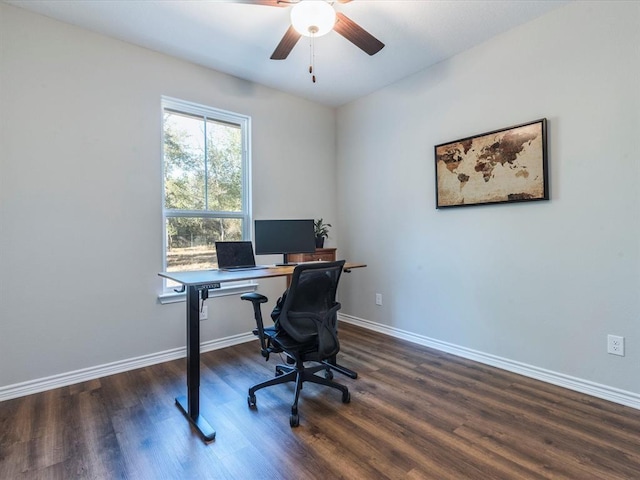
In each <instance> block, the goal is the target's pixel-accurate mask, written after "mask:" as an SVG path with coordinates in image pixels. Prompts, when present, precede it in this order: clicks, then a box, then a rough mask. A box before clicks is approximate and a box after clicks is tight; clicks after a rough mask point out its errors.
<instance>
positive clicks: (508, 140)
mask: <svg viewBox="0 0 640 480" xmlns="http://www.w3.org/2000/svg"><path fill="white" fill-rule="evenodd" d="M435 159H436V208H443V207H462V206H469V205H487V204H494V203H509V202H528V201H533V200H549V188H548V183H549V182H548V173H547V120H546V118H543V119H541V120H536V121H535V122H531V123H525V124H522V125H516V126H514V127H509V128H505V129H502V130H495V131H493V132H489V133H483V134H481V135H476V136H473V137H467V138H463V139H461V140H456V141H454V142H448V143H443V144H442V145H436V146H435Z"/></svg>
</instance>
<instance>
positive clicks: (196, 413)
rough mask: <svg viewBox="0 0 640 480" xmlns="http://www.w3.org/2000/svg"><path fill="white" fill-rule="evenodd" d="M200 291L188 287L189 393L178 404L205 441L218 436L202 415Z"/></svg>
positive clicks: (178, 400) (177, 400)
mask: <svg viewBox="0 0 640 480" xmlns="http://www.w3.org/2000/svg"><path fill="white" fill-rule="evenodd" d="M199 299H200V296H199V291H198V289H197V288H196V287H194V286H189V287H187V395H186V397H185V396H184V395H182V396H180V397H177V398H176V405H177V406H178V408H179V409H180V410H181V411H182V413H183V414H184V416H185V417H187V420H189V422H190V423H191V424H192V425H193V426H194V427H196V429H197V430H198V432H200V435H202V438H203V439H204V441H205V442H210V441H212V440H213V439H214V438H216V431H215V430H214V429H213V428H212V427H211V425H210V424H209V422H208V421H207V420H206V419H205V418H204V417H203V416H202V415H200V309H199V306H198V303H199Z"/></svg>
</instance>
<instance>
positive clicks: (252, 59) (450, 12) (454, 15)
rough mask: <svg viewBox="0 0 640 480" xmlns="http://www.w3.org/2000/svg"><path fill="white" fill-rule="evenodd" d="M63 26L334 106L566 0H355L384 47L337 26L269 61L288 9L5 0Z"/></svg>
mask: <svg viewBox="0 0 640 480" xmlns="http://www.w3.org/2000/svg"><path fill="white" fill-rule="evenodd" d="M4 2H5V3H8V4H11V5H14V6H17V7H20V8H24V9H27V10H31V11H33V12H37V13H40V14H43V15H46V16H49V17H52V18H55V19H58V20H62V21H64V22H67V23H71V24H74V25H79V26H81V27H83V28H86V29H89V30H93V31H95V32H99V33H103V34H105V35H108V36H111V37H114V38H118V39H121V40H124V41H126V42H130V43H133V44H136V45H140V46H143V47H146V48H149V49H152V50H155V51H158V52H163V53H166V54H169V55H172V56H175V57H179V58H183V59H185V60H188V61H191V62H194V63H197V64H200V65H204V66H206V67H210V68H212V69H215V70H218V71H221V72H225V73H229V74H231V75H235V76H237V77H240V78H243V79H246V80H252V81H254V82H258V83H261V84H264V85H267V86H270V87H273V88H276V89H279V90H282V91H286V92H289V93H291V94H294V95H297V96H301V97H305V98H308V99H310V100H312V101H315V102H318V103H322V104H325V105H330V106H339V105H342V104H344V103H347V102H349V101H351V100H354V99H356V98H358V97H361V96H364V95H367V94H368V93H371V92H373V91H375V90H377V89H379V88H381V87H384V86H385V85H389V84H391V83H393V82H395V81H397V80H399V79H401V78H403V77H406V76H408V75H410V74H412V73H415V72H417V71H420V70H423V69H424V68H426V67H428V66H430V65H433V64H435V63H438V62H440V61H442V60H444V59H446V58H449V57H451V56H453V55H455V54H457V53H459V52H461V51H464V50H466V49H469V48H470V47H472V46H474V45H477V44H479V43H481V42H483V41H485V40H487V39H489V38H491V37H493V36H495V35H498V34H500V33H502V32H505V31H507V30H509V29H511V28H513V27H515V26H517V25H520V24H522V23H525V22H527V21H530V20H532V19H534V18H536V17H538V16H540V15H543V14H545V13H547V12H548V11H550V10H552V9H554V8H557V7H559V6H561V5H563V4H566V3H567V0H353V1H352V2H350V3H345V4H340V3H335V4H334V7H335V9H336V10H337V11H340V12H342V13H344V14H345V15H346V16H348V17H349V18H350V19H351V20H353V21H355V22H356V23H358V24H359V25H360V26H361V27H363V28H364V29H365V30H367V31H368V32H369V33H371V34H372V35H374V36H375V37H376V38H378V39H379V40H381V41H382V42H383V43H384V44H385V45H386V46H385V48H383V49H382V50H381V51H380V52H379V53H378V54H376V55H374V56H372V57H370V56H369V55H367V54H366V53H364V52H363V51H362V50H360V49H359V48H357V47H355V46H354V45H353V44H351V43H350V42H349V41H347V40H346V39H345V38H344V37H342V36H340V35H338V34H337V33H336V32H330V33H329V34H327V35H326V36H324V37H321V38H318V39H316V43H315V52H316V53H315V69H316V76H317V83H315V84H313V83H312V82H311V78H310V75H309V73H308V67H309V43H308V40H307V39H306V38H305V37H303V38H301V39H300V41H299V42H298V44H297V45H296V46H295V47H294V49H293V51H292V52H291V54H290V55H289V57H288V58H287V59H286V60H270V59H269V57H270V56H271V53H272V52H273V50H274V49H275V47H276V45H277V44H278V42H279V41H280V39H281V38H282V35H284V32H285V31H286V30H287V28H288V27H289V11H290V8H291V7H286V8H277V7H270V6H263V5H251V4H246V3H234V2H233V1H229V0H191V1H185V0H182V1H172V0H4Z"/></svg>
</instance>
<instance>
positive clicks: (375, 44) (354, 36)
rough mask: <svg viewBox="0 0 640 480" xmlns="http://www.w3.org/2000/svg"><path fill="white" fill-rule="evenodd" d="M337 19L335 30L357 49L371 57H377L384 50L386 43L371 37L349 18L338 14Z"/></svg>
mask: <svg viewBox="0 0 640 480" xmlns="http://www.w3.org/2000/svg"><path fill="white" fill-rule="evenodd" d="M336 17H337V18H338V21H337V22H336V24H335V26H334V27H333V29H334V30H335V31H336V32H338V33H339V34H340V35H342V36H343V37H344V38H346V39H347V40H349V41H350V42H351V43H353V44H354V45H355V46H356V47H358V48H360V49H362V50H364V51H365V52H366V53H368V54H369V55H375V54H376V53H378V52H379V51H380V50H382V49H383V47H384V43H382V42H381V41H380V40H378V39H377V38H376V37H374V36H373V35H371V34H370V33H369V32H367V31H366V30H365V29H364V28H362V27H361V26H360V25H358V24H357V23H356V22H354V21H353V20H351V19H350V18H349V17H347V16H346V15H344V14H343V13H340V12H337V13H336Z"/></svg>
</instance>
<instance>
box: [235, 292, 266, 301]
mask: <svg viewBox="0 0 640 480" xmlns="http://www.w3.org/2000/svg"><path fill="white" fill-rule="evenodd" d="M240 298H241V299H242V300H247V301H249V302H251V303H254V302H257V303H267V302H268V301H269V299H268V298H267V297H265V296H264V295H261V294H259V293H256V292H251V293H245V294H244V295H242V296H241V297H240Z"/></svg>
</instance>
